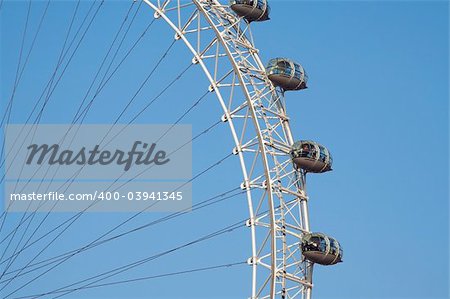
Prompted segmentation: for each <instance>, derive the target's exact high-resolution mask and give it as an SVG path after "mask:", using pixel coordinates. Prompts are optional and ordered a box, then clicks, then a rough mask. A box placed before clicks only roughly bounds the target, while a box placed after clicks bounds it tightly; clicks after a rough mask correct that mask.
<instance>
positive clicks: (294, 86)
mask: <svg viewBox="0 0 450 299" xmlns="http://www.w3.org/2000/svg"><path fill="white" fill-rule="evenodd" d="M266 73H267V76H268V77H269V80H270V81H272V83H273V84H274V85H275V86H279V87H281V88H282V89H284V90H300V89H305V88H307V87H306V83H307V82H308V75H307V74H306V72H305V70H304V69H303V67H302V66H301V65H300V64H298V63H295V62H294V61H292V60H290V59H286V58H274V59H271V60H270V61H269V63H268V65H267V67H266Z"/></svg>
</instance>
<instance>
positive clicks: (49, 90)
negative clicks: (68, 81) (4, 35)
mask: <svg viewBox="0 0 450 299" xmlns="http://www.w3.org/2000/svg"><path fill="white" fill-rule="evenodd" d="M103 2H104V0H102V1H101V2H100V5H99V6H98V7H97V9H96V11H95V13H94V15H93V17H92V18H91V20H90V22H89V24H88V25H87V28H86V29H85V30H84V32H83V34H82V36H81V38H80V39H79V41H78V43H77V45H76V47H75V50H74V51H73V52H72V54H71V56H70V58H69V60H68V62H67V64H66V66H65V67H64V69H63V71H62V73H61V74H60V75H59V77H58V79H57V81H56V83H55V85H53V82H54V80H55V78H56V75H57V73H58V70H59V68H60V67H61V65H62V63H63V61H64V59H65V57H66V56H67V54H68V53H69V51H70V48H71V47H72V45H73V43H74V42H75V40H76V38H77V36H78V34H79V33H80V32H81V29H82V28H83V26H84V23H85V22H86V20H87V19H88V16H89V15H90V13H91V11H92V9H93V7H94V5H95V3H96V2H95V1H94V2H93V3H92V5H91V7H90V9H89V11H88V12H87V14H86V16H85V18H84V20H83V22H82V24H81V25H80V27H79V28H78V31H77V32H76V34H75V36H74V37H73V39H72V41H71V42H70V45H69V47H68V48H67V50H65V46H66V43H67V38H68V36H67V35H66V40H65V42H64V46H63V49H62V50H61V53H60V56H59V58H58V62H57V64H56V67H55V69H54V72H53V74H52V76H51V78H50V79H49V81H48V82H47V85H46V87H45V88H44V90H43V91H42V93H41V95H40V96H39V99H38V101H37V102H36V104H35V105H34V107H33V110H32V111H31V113H30V114H29V116H28V118H27V120H26V121H25V124H28V123H29V121H30V119H31V118H32V116H33V114H34V112H35V111H36V109H37V107H38V106H39V103H40V101H41V100H42V99H43V98H44V104H43V108H41V110H40V112H39V113H38V115H37V116H36V118H35V121H34V123H33V127H34V126H36V125H37V123H36V121H37V120H40V118H41V116H42V112H43V110H44V109H45V107H46V104H47V102H48V100H49V95H51V94H53V91H54V90H55V89H56V87H57V85H58V83H59V82H60V80H61V79H62V77H63V76H64V73H65V72H66V70H67V68H68V67H69V65H70V63H71V61H72V59H73V57H74V56H75V54H76V52H77V50H78V48H79V46H80V45H81V43H82V41H83V40H84V37H85V36H86V34H87V32H88V31H89V29H90V27H91V25H92V23H93V21H94V19H95V17H96V16H97V14H98V12H99V10H100V8H101V7H102V5H103ZM71 26H72V25H71ZM69 33H70V28H69V31H68V33H67V34H69ZM64 50H65V51H64ZM46 93H47V95H46V96H45V97H44V95H45V94H46ZM22 131H23V130H21V131H20V132H19V136H21V134H22ZM30 131H31V129H30ZM28 135H29V133H28V134H27V135H26V137H27V136H28ZM19 136H17V137H16V140H15V142H16V141H17V139H18V137H19ZM15 142H14V143H13V146H14V145H15ZM8 155H9V153H8ZM13 161H14V160H13ZM13 161H12V162H13ZM3 163H4V161H3ZM11 164H12V163H11ZM10 166H11V165H10ZM0 167H1V165H0ZM3 179H4V176H3V178H2V179H1V180H0V183H1V182H2V181H3Z"/></svg>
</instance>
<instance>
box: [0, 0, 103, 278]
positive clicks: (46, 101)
mask: <svg viewBox="0 0 450 299" xmlns="http://www.w3.org/2000/svg"><path fill="white" fill-rule="evenodd" d="M103 2H104V1H102V2H101V3H100V5H99V6H98V8H97V10H96V12H95V14H94V16H93V17H92V19H91V21H90V23H89V25H88V27H87V28H86V30H85V32H84V34H83V36H82V38H81V39H80V41H79V43H78V45H77V47H76V49H75V50H74V52H73V53H72V55H71V57H70V59H69V62H68V64H67V65H66V67H65V68H64V71H63V72H62V74H61V76H60V77H59V78H58V81H57V83H58V82H59V80H60V79H61V78H62V75H63V74H64V72H65V70H67V67H68V65H69V63H70V61H71V60H72V58H73V57H74V55H75V52H76V50H77V49H78V47H79V46H80V44H81V41H82V40H83V38H84V36H85V35H86V33H87V31H88V29H89V28H90V26H91V24H92V22H93V20H94V19H95V16H96V15H97V13H98V12H99V10H100V8H101V6H102V4H103ZM57 83H56V85H57ZM56 85H55V86H54V88H53V90H52V92H53V91H54V90H55V88H56ZM50 95H51V94H50ZM49 98H50V97H47V99H46V100H45V102H44V105H43V106H42V108H41V110H40V112H39V115H38V118H39V117H40V116H41V115H42V112H43V110H44V108H45V106H46V104H47V103H48V100H49ZM36 124H37V123H34V124H33V126H35V125H36ZM12 164H13V163H11V165H10V166H9V167H11V166H12ZM9 167H8V170H9ZM22 169H23V167H22ZM8 170H7V171H8ZM13 238H14V237H12V238H11V240H10V243H11V241H12V239H13ZM10 243H8V244H10ZM8 248H9V245H8V246H7V247H6V248H5V250H4V252H3V254H2V256H1V258H0V260H1V259H2V258H3V256H4V254H5V252H6V250H7V249H8ZM0 277H1V276H0Z"/></svg>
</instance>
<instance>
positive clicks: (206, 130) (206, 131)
mask: <svg viewBox="0 0 450 299" xmlns="http://www.w3.org/2000/svg"><path fill="white" fill-rule="evenodd" d="M203 98H204V97H203V96H202V97H201V98H200V99H199V100H197V101H196V102H195V103H194V105H193V106H197V105H198V103H199V102H200V101H201V100H202V99H203ZM191 108H192V107H191ZM191 108H190V109H188V110H189V111H190V110H192V109H191ZM185 116H186V113H185V114H184V115H183V116H182V117H180V118H179V119H178V120H177V122H179V121H181V120H182V119H183V117H185ZM220 123H221V121H217V122H215V123H213V124H212V125H211V126H209V127H208V128H206V129H205V130H203V131H201V132H200V133H199V134H197V135H196V136H194V137H193V138H192V139H191V140H188V141H187V142H186V143H184V144H182V145H181V146H179V147H178V148H177V149H176V150H174V151H173V152H171V153H169V155H172V154H174V153H176V152H178V151H179V150H181V149H182V148H184V147H185V146H187V145H188V144H190V143H192V142H193V141H195V140H196V139H198V138H200V137H201V136H203V135H205V134H207V133H209V132H210V131H211V130H212V129H213V128H214V127H216V126H217V125H218V124H220ZM171 128H172V127H171ZM171 128H169V130H170V129H171ZM166 133H167V131H166V132H165V133H164V134H163V135H165V134H166ZM141 174H142V173H141ZM76 175H77V174H75V175H74V176H72V177H71V178H70V179H69V181H70V180H72V181H73V180H74V179H75V177H76ZM60 190H61V189H58V191H60ZM28 217H31V216H30V215H29V216H28ZM12 233H13V232H10V233H9V234H8V235H7V236H6V237H5V238H3V239H2V240H1V241H0V245H1V244H2V243H3V242H4V241H5V239H6V238H7V237H8V236H10V235H11V234H12ZM0 264H1V263H0Z"/></svg>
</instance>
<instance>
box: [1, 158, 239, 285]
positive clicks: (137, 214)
mask: <svg viewBox="0 0 450 299" xmlns="http://www.w3.org/2000/svg"><path fill="white" fill-rule="evenodd" d="M232 155H233V154H232V153H230V154H228V155H227V156H225V157H224V158H222V159H220V160H219V161H217V162H216V163H214V164H213V165H211V166H209V167H208V168H206V169H205V170H203V171H201V172H200V173H198V174H197V175H196V176H194V177H193V178H192V179H190V180H189V181H187V182H186V183H184V184H182V185H181V186H180V187H179V188H178V189H180V188H182V187H183V186H185V185H186V184H188V183H191V182H192V181H194V180H195V179H197V178H199V177H200V176H202V175H203V174H205V173H207V172H209V171H210V170H211V169H213V168H214V167H216V166H217V165H220V164H221V163H222V162H223V161H225V160H226V159H228V158H229V157H230V156H232ZM113 184H114V183H113ZM178 189H177V190H178ZM175 191H176V190H175ZM96 203H98V201H94V202H93V203H92V204H90V205H89V206H88V207H87V208H85V209H84V210H83V211H81V212H79V213H78V217H77V218H75V219H74V220H73V221H72V222H71V223H69V224H68V226H66V227H65V228H64V230H63V231H61V232H60V233H59V234H58V235H57V236H56V237H54V238H53V239H52V240H51V241H50V242H49V243H48V244H47V245H46V246H45V247H44V248H42V249H41V250H40V251H39V252H38V253H37V254H36V255H35V256H34V257H33V258H32V259H31V260H30V261H29V262H28V263H27V264H26V265H25V267H27V266H29V265H30V264H31V263H32V262H34V261H35V260H36V259H37V258H38V257H39V256H40V255H41V254H42V253H43V252H44V251H45V250H46V249H47V248H48V247H50V245H51V244H53V243H54V242H55V241H56V240H57V239H58V238H59V237H60V236H61V235H62V233H63V232H65V231H66V230H67V229H68V228H69V227H70V226H71V225H72V224H73V223H74V222H75V220H77V219H78V218H79V217H80V216H81V214H82V213H84V212H85V211H86V210H87V209H88V208H90V207H92V206H93V205H95V204H96ZM156 203H157V202H156ZM156 203H154V204H152V205H149V206H148V207H146V208H145V209H143V210H141V211H140V212H138V213H136V214H134V215H133V216H131V217H129V218H128V219H127V220H125V221H123V222H121V223H120V224H119V225H117V226H116V227H115V228H114V229H112V230H111V232H112V231H114V230H117V229H118V228H120V227H122V226H123V225H124V224H126V223H128V222H129V221H131V220H132V219H134V218H136V217H137V216H139V215H140V214H142V213H144V212H145V211H146V210H148V209H150V208H151V207H152V206H154V205H155V204H156ZM109 233H110V232H109ZM109 233H108V234H109ZM59 264H60V263H58V264H57V265H55V266H53V267H52V268H50V269H49V270H47V271H45V272H44V273H43V274H46V273H48V272H49V271H50V270H52V269H54V268H55V267H57V266H58V265H59ZM19 274H20V271H19V273H17V274H16V275H15V277H17V276H18V275H19ZM43 274H41V275H40V276H42V275H43ZM15 277H13V279H14V278H15ZM11 281H12V280H10V281H9V282H8V283H6V284H5V285H4V286H3V287H2V288H0V290H3V289H4V288H5V287H6V286H7V285H9V283H11Z"/></svg>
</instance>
